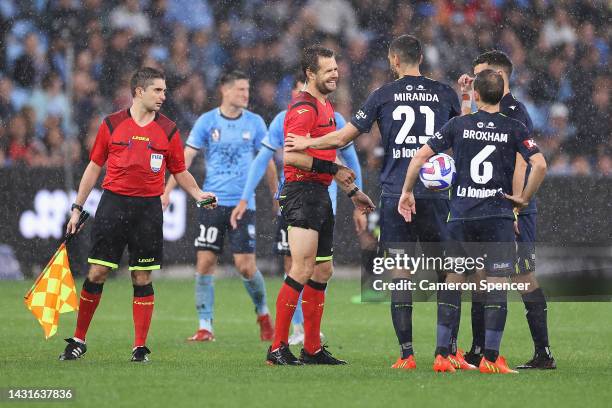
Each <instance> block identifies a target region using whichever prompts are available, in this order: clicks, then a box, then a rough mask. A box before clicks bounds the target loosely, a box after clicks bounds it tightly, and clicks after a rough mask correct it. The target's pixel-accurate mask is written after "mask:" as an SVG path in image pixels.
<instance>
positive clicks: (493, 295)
mask: <svg viewBox="0 0 612 408" xmlns="http://www.w3.org/2000/svg"><path fill="white" fill-rule="evenodd" d="M507 315H508V292H507V291H505V290H491V291H489V292H488V293H487V300H486V304H485V349H484V356H485V358H486V359H487V360H489V361H495V360H497V357H498V356H499V346H500V345H501V340H502V336H503V334H504V327H505V326H506V316H507Z"/></svg>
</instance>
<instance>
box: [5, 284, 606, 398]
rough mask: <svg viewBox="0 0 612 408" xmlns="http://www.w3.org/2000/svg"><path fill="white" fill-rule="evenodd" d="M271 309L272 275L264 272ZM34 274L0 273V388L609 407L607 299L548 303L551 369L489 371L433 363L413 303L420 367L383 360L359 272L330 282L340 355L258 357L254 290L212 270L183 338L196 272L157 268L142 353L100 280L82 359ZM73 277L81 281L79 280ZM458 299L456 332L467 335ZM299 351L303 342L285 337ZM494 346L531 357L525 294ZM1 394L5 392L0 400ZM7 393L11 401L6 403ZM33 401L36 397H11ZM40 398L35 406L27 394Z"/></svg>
mask: <svg viewBox="0 0 612 408" xmlns="http://www.w3.org/2000/svg"><path fill="white" fill-rule="evenodd" d="M267 283H268V303H269V305H270V307H272V308H273V306H274V300H275V298H276V293H277V292H278V288H279V285H280V280H279V279H268V281H267ZM30 284H31V282H0V315H1V316H2V317H1V319H0V323H1V324H0V387H20V388H24V387H37V388H41V387H42V388H45V387H56V388H59V387H61V388H66V387H68V388H72V389H74V390H75V399H74V400H73V401H69V402H63V403H55V404H54V406H71V407H72V406H74V407H85V406H97V407H107V406H142V407H167V406H171V407H177V408H178V407H196V406H197V407H217V406H219V407H237V406H245V407H247V406H248V407H275V406H283V407H319V406H350V407H362V406H363V407H377V406H388V407H390V406H408V405H410V406H416V407H420V406H468V405H469V406H472V407H478V406H488V407H496V408H497V407H506V406H508V407H513V408H517V407H521V406H523V407H525V406H537V407H546V406H550V407H556V408H558V407H566V406H567V407H570V406H572V407H573V406H588V407H604V406H606V407H609V406H610V400H611V399H612V391H611V389H612V387H611V386H610V384H612V357H611V354H610V352H609V351H610V346H612V343H611V341H610V339H611V338H612V324H611V317H612V304H611V303H549V326H550V338H551V342H552V350H553V353H554V355H555V357H556V359H557V363H558V369H557V370H555V371H546V372H544V371H530V372H521V373H520V374H518V375H514V376H486V375H482V374H479V373H476V372H458V373H456V374H454V375H452V374H435V373H434V372H433V371H432V370H431V364H432V362H433V356H432V353H433V350H434V346H435V344H434V342H435V319H436V313H435V304H434V303H417V304H415V308H414V313H413V317H414V333H415V334H414V347H415V351H416V359H417V366H418V368H417V370H416V371H413V372H401V371H396V370H391V369H390V368H389V366H390V365H391V364H392V363H393V362H394V360H395V359H396V358H397V354H398V346H397V344H396V338H395V334H394V333H393V327H392V325H391V321H390V315H389V305H388V304H363V305H358V304H357V305H356V304H351V302H350V298H351V296H352V295H354V294H357V293H358V291H359V283H358V281H341V280H336V281H333V282H332V283H331V284H330V286H329V289H328V295H327V300H326V312H325V315H324V318H323V325H322V331H323V332H324V333H325V335H326V336H327V339H328V343H329V346H330V351H332V353H334V354H335V355H337V356H338V357H340V358H344V359H346V360H348V361H349V363H350V365H348V366H344V367H311V366H309V367H268V366H266V365H265V364H264V359H265V351H266V348H267V346H268V345H267V344H264V343H261V342H260V341H259V338H258V327H257V326H256V324H255V315H254V313H253V307H252V305H251V303H250V299H249V298H248V295H247V294H246V291H245V290H244V288H243V286H242V283H241V282H240V280H238V279H225V280H218V281H217V282H216V305H215V308H216V320H215V334H216V336H217V341H216V342H214V343H208V344H201V343H198V344H192V343H187V342H186V341H185V338H186V337H188V336H189V335H192V334H193V332H194V331H195V329H196V326H197V320H196V313H195V309H194V306H193V291H194V288H193V281H192V280H159V281H157V282H155V283H154V286H155V295H156V299H155V313H154V315H153V322H152V325H151V331H150V333H149V342H148V346H149V348H150V349H151V350H152V354H151V355H150V357H151V362H150V363H149V364H145V365H143V364H134V363H130V362H129V358H130V354H131V346H132V339H133V327H132V311H131V299H132V287H131V283H130V282H129V281H128V280H126V279H116V280H110V281H109V282H108V283H107V284H106V285H105V289H104V295H103V297H102V301H101V304H100V306H99V308H98V311H97V313H96V315H95V317H94V319H93V322H92V326H91V328H90V331H89V333H88V338H87V340H88V347H89V349H88V351H87V354H86V356H85V357H84V358H83V359H81V360H79V361H65V362H60V361H58V360H57V357H58V355H59V354H60V352H61V351H62V350H63V348H64V345H65V343H64V342H63V340H62V339H63V338H64V337H69V336H71V335H72V333H73V330H74V326H75V320H76V314H75V313H71V314H65V315H62V316H61V319H60V327H59V332H58V334H57V335H56V336H54V337H52V338H51V339H50V340H48V341H45V340H44V337H43V333H42V329H41V328H40V326H39V324H38V322H36V320H35V319H34V318H33V316H32V315H31V313H30V312H29V311H28V310H27V309H26V308H25V306H24V305H23V295H24V293H25V292H26V290H27V289H28V288H29V286H30ZM81 284H82V281H79V282H77V287H78V290H80V288H81ZM469 325H470V320H469V304H468V303H464V307H463V318H462V325H461V332H460V344H461V346H462V347H464V348H466V347H467V346H468V345H469V344H468V343H469V342H470V341H471V331H470V326H469ZM294 351H295V352H296V353H297V352H299V349H295V350H294ZM502 353H503V354H504V355H505V356H506V357H507V359H508V361H509V363H510V364H512V365H516V364H518V363H522V362H524V361H526V360H527V359H528V358H530V357H531V354H532V344H531V339H530V336H529V330H528V328H527V323H526V321H525V318H524V311H523V305H522V304H521V303H516V302H514V303H511V304H510V307H509V315H508V323H507V325H506V335H505V336H504V340H503V343H502ZM0 403H2V405H5V404H6V401H0ZM8 405H9V404H7V406H8ZM15 405H16V406H22V407H23V406H31V405H34V403H18V404H15ZM35 405H36V406H41V404H40V403H36V404H35Z"/></svg>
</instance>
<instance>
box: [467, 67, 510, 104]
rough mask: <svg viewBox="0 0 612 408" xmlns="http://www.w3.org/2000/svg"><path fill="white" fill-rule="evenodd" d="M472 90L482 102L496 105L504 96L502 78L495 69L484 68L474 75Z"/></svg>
mask: <svg viewBox="0 0 612 408" xmlns="http://www.w3.org/2000/svg"><path fill="white" fill-rule="evenodd" d="M474 90H475V91H477V92H478V94H479V95H480V99H481V100H482V101H483V102H484V103H486V104H489V105H496V104H498V103H499V101H501V98H502V97H503V96H504V79H503V78H502V76H501V75H500V74H499V73H497V72H496V71H493V70H492V69H485V70H483V71H482V72H480V73H479V74H478V75H476V79H474Z"/></svg>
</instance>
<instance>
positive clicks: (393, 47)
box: [389, 34, 423, 65]
mask: <svg viewBox="0 0 612 408" xmlns="http://www.w3.org/2000/svg"><path fill="white" fill-rule="evenodd" d="M389 54H395V55H397V56H399V59H400V61H401V62H402V63H403V64H408V65H415V64H417V65H418V64H419V63H420V62H421V56H422V55H423V48H422V47H421V42H420V41H419V39H418V38H416V37H415V36H413V35H409V34H404V35H400V36H399V37H396V38H394V39H393V41H391V44H389Z"/></svg>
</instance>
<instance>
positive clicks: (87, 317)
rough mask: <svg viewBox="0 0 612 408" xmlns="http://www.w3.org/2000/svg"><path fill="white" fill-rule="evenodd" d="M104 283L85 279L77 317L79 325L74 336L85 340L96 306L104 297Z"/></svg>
mask: <svg viewBox="0 0 612 408" xmlns="http://www.w3.org/2000/svg"><path fill="white" fill-rule="evenodd" d="M103 285H104V284H103V283H93V282H91V281H90V280H89V279H85V282H84V283H83V289H81V298H80V299H79V314H78V317H77V326H76V329H75V330H74V337H76V338H77V339H80V340H83V341H85V336H86V335H87V329H89V323H91V319H92V318H93V315H94V313H95V312H96V308H97V307H98V304H99V303H100V298H101V297H102V288H103Z"/></svg>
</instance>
